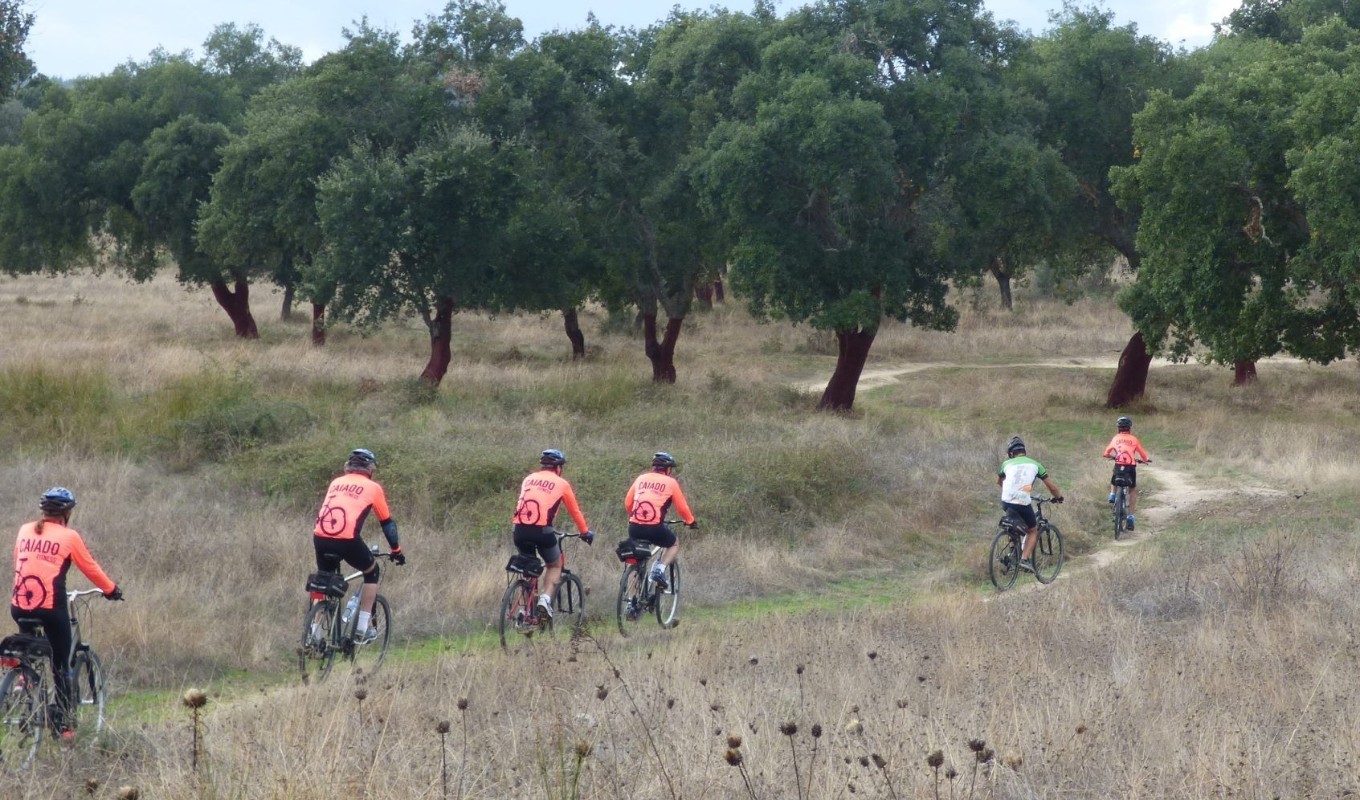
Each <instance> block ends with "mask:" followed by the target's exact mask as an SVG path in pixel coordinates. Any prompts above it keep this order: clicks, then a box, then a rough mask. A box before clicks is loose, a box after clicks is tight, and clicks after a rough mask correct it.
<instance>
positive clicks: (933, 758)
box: [926, 750, 944, 769]
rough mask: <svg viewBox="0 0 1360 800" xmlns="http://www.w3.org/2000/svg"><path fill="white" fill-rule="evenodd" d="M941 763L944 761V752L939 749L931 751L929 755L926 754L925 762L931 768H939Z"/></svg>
mask: <svg viewBox="0 0 1360 800" xmlns="http://www.w3.org/2000/svg"><path fill="white" fill-rule="evenodd" d="M943 763H944V752H943V751H941V750H936V751H935V752H933V753H931V754H930V755H928V756H926V764H927V765H928V766H930V768H931V769H939V768H940V765H941V764H943Z"/></svg>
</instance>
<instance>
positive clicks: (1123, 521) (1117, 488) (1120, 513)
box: [1106, 456, 1149, 541]
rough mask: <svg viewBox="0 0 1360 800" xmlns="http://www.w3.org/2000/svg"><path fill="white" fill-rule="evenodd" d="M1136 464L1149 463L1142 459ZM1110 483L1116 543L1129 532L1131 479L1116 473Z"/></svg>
mask: <svg viewBox="0 0 1360 800" xmlns="http://www.w3.org/2000/svg"><path fill="white" fill-rule="evenodd" d="M1106 458H1109V459H1110V460H1111V461H1113V460H1114V457H1113V456H1106ZM1135 463H1137V464H1147V463H1149V462H1147V461H1144V460H1143V459H1141V458H1140V459H1138V460H1137V461H1136V462H1135ZM1110 483H1111V485H1113V486H1114V504H1113V506H1112V508H1113V510H1114V538H1115V541H1118V540H1119V537H1121V536H1123V535H1124V531H1126V530H1128V521H1129V510H1128V509H1129V478H1128V476H1127V475H1125V474H1124V473H1123V472H1115V474H1114V476H1113V477H1112V478H1111V479H1110Z"/></svg>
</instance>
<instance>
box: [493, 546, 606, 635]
mask: <svg viewBox="0 0 1360 800" xmlns="http://www.w3.org/2000/svg"><path fill="white" fill-rule="evenodd" d="M553 533H555V534H557V546H558V548H559V549H561V547H562V541H563V540H564V539H570V538H574V537H576V538H579V537H580V535H581V534H579V533H563V532H562V531H557V530H555V531H553ZM542 574H543V561H542V560H541V559H540V558H539V557H538V556H531V555H526V554H524V553H515V554H514V555H512V556H510V561H509V562H508V563H507V564H506V565H505V593H504V594H503V595H501V612H500V617H499V618H498V626H499V628H500V634H501V647H503V648H506V649H509V647H510V640H511V639H513V638H514V636H513V635H511V636H507V635H506V634H507V633H509V634H516V633H518V634H520V635H521V636H524V637H525V638H528V637H531V636H533V635H534V634H535V633H538V632H539V631H542V630H546V631H547V632H548V635H550V636H551V635H552V634H553V633H554V632H555V629H554V623H555V622H556V621H557V620H566V621H568V622H570V623H571V627H572V629H573V630H574V629H576V628H579V627H580V626H581V623H582V622H584V621H585V616H586V602H585V601H586V590H585V585H584V584H583V583H581V579H580V578H579V577H577V576H576V575H575V574H574V573H572V571H571V570H569V569H567V554H566V551H565V550H563V552H562V577H561V579H560V580H559V581H558V582H557V588H556V589H555V590H554V591H553V614H552V616H548V617H545V616H544V615H542V614H540V613H539V610H538V577H539V576H540V575H542Z"/></svg>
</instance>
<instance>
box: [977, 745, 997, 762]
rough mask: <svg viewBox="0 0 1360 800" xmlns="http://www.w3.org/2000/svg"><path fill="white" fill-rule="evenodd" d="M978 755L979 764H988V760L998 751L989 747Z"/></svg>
mask: <svg viewBox="0 0 1360 800" xmlns="http://www.w3.org/2000/svg"><path fill="white" fill-rule="evenodd" d="M976 755H977V760H978V763H979V764H986V763H987V762H988V761H991V760H992V756H994V755H996V752H995V751H993V750H992V748H990V747H989V748H987V749H986V750H982V751H980V752H978V753H977V754H976Z"/></svg>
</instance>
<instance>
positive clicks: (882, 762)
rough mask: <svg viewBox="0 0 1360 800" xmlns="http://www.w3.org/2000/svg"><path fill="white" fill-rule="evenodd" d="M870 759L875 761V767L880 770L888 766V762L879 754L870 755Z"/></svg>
mask: <svg viewBox="0 0 1360 800" xmlns="http://www.w3.org/2000/svg"><path fill="white" fill-rule="evenodd" d="M869 758H871V759H873V760H874V766H875V767H878V768H879V769H883V768H884V767H886V766H888V762H887V760H886V759H885V758H883V756H881V755H879V754H878V753H870V754H869Z"/></svg>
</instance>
